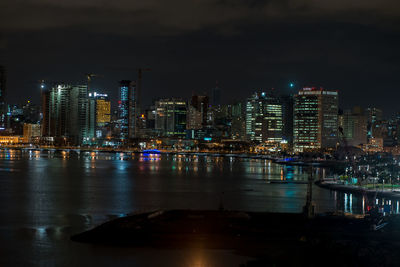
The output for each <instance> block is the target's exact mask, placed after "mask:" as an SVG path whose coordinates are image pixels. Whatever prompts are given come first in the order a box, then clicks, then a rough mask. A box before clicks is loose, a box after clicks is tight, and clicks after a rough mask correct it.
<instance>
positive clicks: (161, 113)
mask: <svg viewBox="0 0 400 267" xmlns="http://www.w3.org/2000/svg"><path fill="white" fill-rule="evenodd" d="M155 112H156V116H155V130H156V131H158V132H159V134H160V135H161V136H182V137H183V136H185V134H186V133H185V130H186V102H185V101H183V100H182V99H177V98H171V99H160V100H158V101H156V103H155Z"/></svg>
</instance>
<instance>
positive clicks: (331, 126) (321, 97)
mask: <svg viewBox="0 0 400 267" xmlns="http://www.w3.org/2000/svg"><path fill="white" fill-rule="evenodd" d="M293 139H294V151H295V152H303V151H307V150H319V149H324V148H333V147H335V146H336V143H337V141H338V92H337V91H328V90H324V89H322V88H320V89H317V88H315V87H312V88H303V89H302V90H300V91H299V92H298V93H297V95H295V97H294V129H293Z"/></svg>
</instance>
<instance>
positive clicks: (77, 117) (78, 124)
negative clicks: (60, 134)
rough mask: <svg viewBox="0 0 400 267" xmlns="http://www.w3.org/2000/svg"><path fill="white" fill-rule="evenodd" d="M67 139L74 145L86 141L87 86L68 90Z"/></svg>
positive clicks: (77, 86) (74, 86)
mask: <svg viewBox="0 0 400 267" xmlns="http://www.w3.org/2000/svg"><path fill="white" fill-rule="evenodd" d="M69 115H70V118H69V137H70V138H71V141H72V142H73V143H74V144H81V143H83V142H86V141H89V140H87V138H88V137H87V131H88V129H87V125H88V91H87V85H73V86H71V88H70V110H69Z"/></svg>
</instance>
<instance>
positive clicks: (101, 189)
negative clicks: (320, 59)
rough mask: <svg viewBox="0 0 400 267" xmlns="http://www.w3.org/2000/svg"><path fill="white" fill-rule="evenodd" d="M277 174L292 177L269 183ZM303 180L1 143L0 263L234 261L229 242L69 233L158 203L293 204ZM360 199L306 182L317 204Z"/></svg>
mask: <svg viewBox="0 0 400 267" xmlns="http://www.w3.org/2000/svg"><path fill="white" fill-rule="evenodd" d="M315 175H316V177H323V176H326V175H329V173H328V171H327V170H324V169H316V174H315ZM282 180H283V181H290V183H271V181H282ZM306 180H307V174H306V171H305V170H303V169H302V167H291V166H281V165H277V164H273V163H271V162H270V161H267V160H254V159H243V158H230V157H225V158H224V157H211V156H183V155H153V156H150V155H142V154H134V155H131V154H120V153H117V154H108V153H94V152H93V153H80V154H78V153H76V152H73V151H70V152H50V151H18V150H1V151H0V266H11V265H13V266H16V265H20V266H31V265H34V266H84V265H86V266H93V265H96V266H110V265H111V264H114V265H123V266H196V267H200V266H239V264H240V263H244V262H246V261H247V258H245V257H243V256H239V255H235V254H234V253H232V252H231V251H219V250H200V249H187V250H173V249H169V250H159V249H151V248H143V249H137V248H113V247H107V246H100V245H90V244H79V243H74V242H72V241H70V240H69V237H70V235H71V234H74V233H78V232H81V231H83V230H85V229H88V228H90V227H93V226H95V225H97V224H99V223H101V222H103V221H106V220H108V219H110V218H115V217H118V216H124V215H125V214H128V213H133V212H140V211H148V210H156V209H177V208H190V209H217V208H218V207H219V206H220V205H223V206H224V208H226V209H235V210H246V211H275V212H300V211H301V210H302V206H303V205H304V203H305V197H306V190H307V185H306V184H305V182H306ZM365 201H366V200H365V198H363V197H362V196H353V195H347V194H346V195H344V194H340V193H335V192H331V191H329V190H326V189H321V188H318V187H315V186H314V187H313V202H314V204H315V207H316V211H317V212H326V211H335V210H338V209H339V210H343V211H346V212H352V213H362V212H363V208H365V205H366V204H365ZM397 207H398V203H397Z"/></svg>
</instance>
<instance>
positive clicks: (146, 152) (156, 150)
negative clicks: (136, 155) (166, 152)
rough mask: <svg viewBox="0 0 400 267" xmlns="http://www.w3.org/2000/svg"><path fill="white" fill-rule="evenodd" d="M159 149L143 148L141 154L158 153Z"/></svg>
mask: <svg viewBox="0 0 400 267" xmlns="http://www.w3.org/2000/svg"><path fill="white" fill-rule="evenodd" d="M160 153H161V152H160V150H158V149H147V150H143V154H160Z"/></svg>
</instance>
